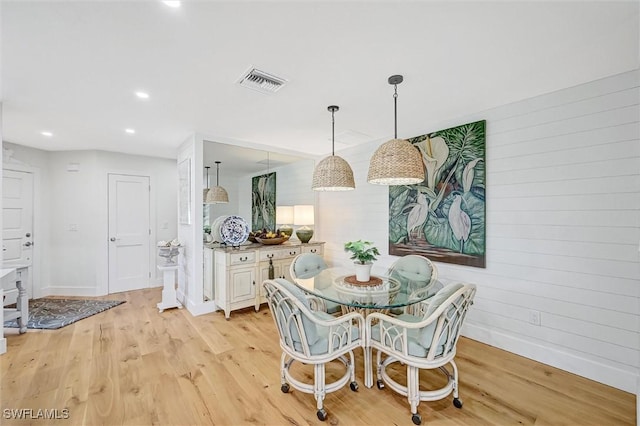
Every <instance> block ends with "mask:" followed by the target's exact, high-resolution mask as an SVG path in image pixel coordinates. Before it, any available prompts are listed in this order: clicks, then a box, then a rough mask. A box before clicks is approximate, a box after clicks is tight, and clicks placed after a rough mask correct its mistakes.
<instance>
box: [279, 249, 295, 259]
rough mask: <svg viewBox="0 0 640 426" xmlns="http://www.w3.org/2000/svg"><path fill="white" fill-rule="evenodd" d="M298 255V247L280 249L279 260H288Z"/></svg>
mask: <svg viewBox="0 0 640 426" xmlns="http://www.w3.org/2000/svg"><path fill="white" fill-rule="evenodd" d="M299 254H300V247H288V248H286V249H282V252H281V254H280V258H281V259H289V258H292V257H296V256H297V255H299Z"/></svg>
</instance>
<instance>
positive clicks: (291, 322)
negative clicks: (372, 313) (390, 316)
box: [262, 279, 364, 421]
mask: <svg viewBox="0 0 640 426" xmlns="http://www.w3.org/2000/svg"><path fill="white" fill-rule="evenodd" d="M262 285H263V287H264V289H265V293H266V298H267V303H268V304H269V310H270V311H271V315H272V317H273V319H274V322H275V325H276V328H277V330H278V334H279V336H280V348H282V356H281V358H280V381H281V387H280V389H281V390H282V392H284V393H287V392H289V389H290V386H291V387H293V388H294V389H297V390H299V391H301V392H304V393H311V394H313V395H314V396H315V399H316V405H317V413H316V414H317V416H318V419H320V420H323V421H324V420H326V418H327V412H326V410H325V409H324V406H323V401H324V398H325V395H326V394H327V393H330V392H334V391H336V390H338V389H340V388H342V387H343V386H345V385H346V384H347V383H348V382H349V383H350V388H351V390H352V391H354V392H355V391H357V390H358V384H357V383H356V380H355V364H354V355H353V350H354V349H355V348H357V347H364V317H363V316H362V315H360V314H359V313H352V314H348V315H343V316H340V317H333V316H331V315H330V314H328V313H326V312H316V311H312V310H311V305H310V303H309V300H308V299H307V297H306V295H305V293H304V292H303V291H302V290H301V289H299V288H298V287H296V286H295V284H293V283H290V282H289V281H287V280H284V279H276V280H266V281H265V282H264V283H263V284H262ZM334 360H337V361H340V362H341V363H342V364H344V366H345V367H346V372H345V374H344V375H343V376H342V377H340V378H339V379H337V380H335V381H334V382H332V383H325V381H326V380H325V379H326V377H325V364H327V363H329V362H331V361H334ZM294 361H298V362H300V363H303V364H311V365H313V367H314V380H313V383H305V382H303V381H301V380H298V379H296V378H295V377H294V376H293V375H292V374H291V371H290V367H291V365H292V364H293V362H294Z"/></svg>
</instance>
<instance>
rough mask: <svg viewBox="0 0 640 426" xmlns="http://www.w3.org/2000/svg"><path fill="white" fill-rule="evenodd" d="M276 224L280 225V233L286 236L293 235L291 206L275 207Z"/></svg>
mask: <svg viewBox="0 0 640 426" xmlns="http://www.w3.org/2000/svg"><path fill="white" fill-rule="evenodd" d="M276 223H279V224H280V228H279V229H280V232H284V233H285V234H287V235H288V236H291V234H293V228H292V227H291V224H292V223H293V206H276Z"/></svg>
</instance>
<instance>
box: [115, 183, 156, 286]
mask: <svg viewBox="0 0 640 426" xmlns="http://www.w3.org/2000/svg"><path fill="white" fill-rule="evenodd" d="M149 191H150V186H149V177H148V176H132V175H120V174H109V237H108V238H109V293H117V292H121V291H129V290H137V289H141V288H147V287H149V285H150V277H151V273H150V268H149V248H150V238H151V228H150V219H149V218H150V206H149Z"/></svg>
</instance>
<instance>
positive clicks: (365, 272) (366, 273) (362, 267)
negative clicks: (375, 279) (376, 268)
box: [354, 262, 373, 282]
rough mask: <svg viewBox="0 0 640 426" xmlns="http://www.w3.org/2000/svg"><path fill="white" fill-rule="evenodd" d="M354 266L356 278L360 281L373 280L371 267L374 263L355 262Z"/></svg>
mask: <svg viewBox="0 0 640 426" xmlns="http://www.w3.org/2000/svg"><path fill="white" fill-rule="evenodd" d="M354 266H355V267H356V280H357V281H360V282H367V281H369V280H371V267H372V266H373V263H365V264H362V263H358V262H355V263H354Z"/></svg>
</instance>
